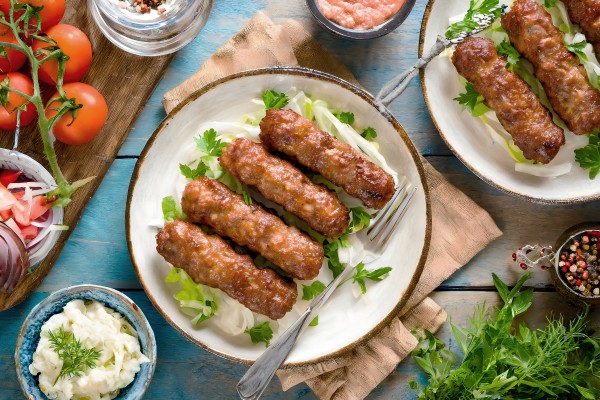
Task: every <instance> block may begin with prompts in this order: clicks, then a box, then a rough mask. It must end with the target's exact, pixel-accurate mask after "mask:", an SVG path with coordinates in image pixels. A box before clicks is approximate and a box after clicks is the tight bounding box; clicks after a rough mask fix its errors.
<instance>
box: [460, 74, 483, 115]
mask: <svg viewBox="0 0 600 400" xmlns="http://www.w3.org/2000/svg"><path fill="white" fill-rule="evenodd" d="M465 90H466V92H465V93H461V94H459V95H458V97H456V98H454V100H455V101H458V104H460V105H461V106H465V107H467V108H468V109H469V111H470V112H471V115H473V116H474V117H480V116H482V115H483V114H485V113H487V112H488V111H490V109H489V108H488V107H487V106H486V105H485V104H483V101H484V98H483V96H482V95H480V94H479V93H478V92H477V90H475V87H474V86H473V85H472V84H471V83H470V82H467V83H466V85H465Z"/></svg>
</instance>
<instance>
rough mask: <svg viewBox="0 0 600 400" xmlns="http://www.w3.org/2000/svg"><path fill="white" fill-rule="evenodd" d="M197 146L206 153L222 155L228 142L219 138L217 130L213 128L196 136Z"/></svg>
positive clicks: (212, 155)
mask: <svg viewBox="0 0 600 400" xmlns="http://www.w3.org/2000/svg"><path fill="white" fill-rule="evenodd" d="M194 141H195V142H196V146H197V147H198V149H200V151H202V152H203V153H204V154H205V155H207V156H210V157H220V156H221V154H222V153H223V149H224V148H225V146H227V143H223V142H222V141H221V139H217V131H215V130H214V129H213V128H210V129H209V130H206V131H204V133H203V134H202V135H201V136H199V137H197V138H194Z"/></svg>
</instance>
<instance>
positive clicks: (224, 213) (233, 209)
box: [181, 177, 323, 280]
mask: <svg viewBox="0 0 600 400" xmlns="http://www.w3.org/2000/svg"><path fill="white" fill-rule="evenodd" d="M181 207H182V209H183V212H184V213H185V214H186V215H187V217H188V219H189V220H190V221H192V222H196V223H200V224H204V225H208V226H210V227H212V228H213V229H214V230H215V232H216V233H218V234H219V235H221V236H227V237H229V238H231V239H232V240H233V241H234V242H236V243H237V244H239V245H240V246H246V247H248V248H249V249H250V250H252V251H255V252H257V253H260V254H261V255H262V256H263V257H265V258H266V259H267V260H269V261H271V262H272V263H273V264H275V265H277V266H278V267H279V268H281V269H282V270H284V271H285V272H287V273H289V274H290V275H291V276H292V277H293V278H296V279H300V280H306V279H314V278H316V277H317V275H318V274H319V269H320V268H321V265H322V264H323V247H322V246H321V245H319V244H318V243H317V242H315V241H313V240H312V239H311V238H310V237H308V236H307V235H306V234H304V233H303V232H302V231H300V230H299V229H298V228H295V227H289V226H287V225H286V224H285V223H284V222H283V221H282V220H281V218H279V217H278V216H276V215H273V214H271V213H269V212H267V211H265V210H264V209H263V208H262V207H261V206H259V205H257V204H246V203H245V202H244V198H243V197H242V196H240V195H239V194H237V193H235V192H232V191H231V190H230V189H229V188H228V187H227V186H225V185H223V184H222V183H220V182H218V181H216V180H214V179H210V178H206V177H202V178H198V179H196V180H195V181H192V182H190V183H188V184H187V186H186V187H185V190H184V192H183V198H182V200H181Z"/></svg>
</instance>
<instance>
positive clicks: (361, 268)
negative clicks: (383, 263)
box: [351, 263, 392, 294]
mask: <svg viewBox="0 0 600 400" xmlns="http://www.w3.org/2000/svg"><path fill="white" fill-rule="evenodd" d="M391 270H392V267H383V268H377V269H375V270H372V271H369V270H367V269H365V264H363V263H360V264H358V265H357V266H356V272H355V273H354V275H353V276H352V278H351V279H352V282H354V283H357V284H358V286H359V287H360V291H361V292H362V294H365V293H367V285H366V283H365V280H367V279H368V280H371V281H374V282H380V281H382V280H384V279H385V278H386V277H387V275H388V274H389V273H390V271H391Z"/></svg>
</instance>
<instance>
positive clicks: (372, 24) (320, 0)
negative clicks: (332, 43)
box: [306, 0, 416, 40]
mask: <svg viewBox="0 0 600 400" xmlns="http://www.w3.org/2000/svg"><path fill="white" fill-rule="evenodd" d="M415 2H416V0H306V4H307V5H308V8H309V9H310V11H311V13H312V15H313V16H314V17H315V19H316V20H317V22H318V23H319V25H321V26H322V27H323V28H325V29H326V30H327V31H329V32H331V33H334V34H336V35H338V36H341V37H343V38H347V39H357V40H361V39H373V38H376V37H380V36H383V35H387V34H388V33H390V32H391V31H393V30H394V29H396V28H397V27H398V26H400V25H401V24H402V23H403V22H404V20H405V19H406V17H408V15H409V14H410V12H411V11H412V9H413V7H414V5H415Z"/></svg>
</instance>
